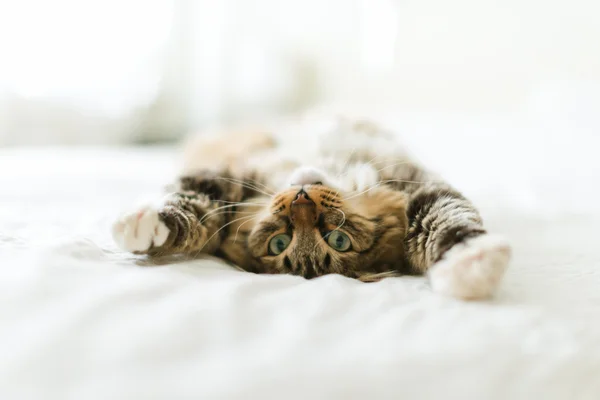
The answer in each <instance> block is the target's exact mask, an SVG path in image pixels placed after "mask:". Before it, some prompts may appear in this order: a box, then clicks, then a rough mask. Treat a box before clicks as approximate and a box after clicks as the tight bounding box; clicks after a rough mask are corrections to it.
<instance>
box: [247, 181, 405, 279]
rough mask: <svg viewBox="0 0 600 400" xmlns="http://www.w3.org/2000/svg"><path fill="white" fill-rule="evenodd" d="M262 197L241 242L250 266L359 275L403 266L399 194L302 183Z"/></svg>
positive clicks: (402, 208) (305, 273)
mask: <svg viewBox="0 0 600 400" xmlns="http://www.w3.org/2000/svg"><path fill="white" fill-rule="evenodd" d="M263 200H264V201H266V204H267V205H266V206H264V208H262V210H261V212H260V213H259V214H258V217H257V218H255V220H254V224H253V226H252V228H251V229H249V232H248V235H247V239H246V240H245V247H246V249H245V250H246V251H247V256H250V257H249V258H246V259H247V260H251V262H252V263H255V264H256V263H257V264H258V265H259V266H260V268H253V269H259V270H261V271H265V272H271V273H289V274H296V275H302V276H305V277H307V278H312V277H316V276H320V275H324V274H328V273H339V274H343V275H346V276H351V277H357V278H360V277H362V276H363V275H364V274H366V273H374V272H386V271H390V270H397V269H400V268H402V266H403V264H402V263H403V261H402V260H403V254H404V246H403V239H404V236H405V233H406V229H407V219H406V208H405V206H406V199H405V196H404V194H402V193H401V192H398V191H395V190H393V189H391V188H389V187H387V186H385V185H382V186H378V187H374V188H372V189H370V190H367V191H350V192H342V191H340V190H338V189H336V188H333V187H332V186H331V185H328V184H327V183H325V184H323V183H322V182H313V183H310V184H304V182H302V184H294V185H292V186H290V187H289V188H287V189H285V190H282V191H281V192H279V193H277V194H276V195H274V196H273V197H272V198H269V199H263ZM238 262H241V263H242V264H243V261H242V260H239V261H238Z"/></svg>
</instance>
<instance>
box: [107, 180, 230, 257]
mask: <svg viewBox="0 0 600 400" xmlns="http://www.w3.org/2000/svg"><path fill="white" fill-rule="evenodd" d="M219 205H220V202H216V201H212V200H211V199H210V198H209V197H208V196H207V195H206V194H203V193H194V192H184V193H174V194H170V195H168V196H166V197H165V198H164V199H163V200H162V201H161V202H159V203H156V204H150V205H144V206H141V207H139V208H137V209H135V210H133V211H131V212H128V213H126V214H124V215H123V216H121V217H120V218H119V219H118V220H117V221H116V222H115V223H114V225H113V230H112V233H113V238H114V240H115V242H116V243H117V245H118V246H119V247H120V248H122V249H123V250H126V251H129V252H132V253H135V254H150V255H167V254H176V253H193V252H198V253H200V252H202V253H214V252H215V251H216V250H217V249H218V247H219V245H220V243H221V237H220V235H218V234H217V232H218V230H219V229H220V228H221V227H222V226H224V225H225V223H226V220H227V217H228V215H229V214H230V213H229V212H227V210H225V211H223V212H220V211H219V210H217V208H218V207H219Z"/></svg>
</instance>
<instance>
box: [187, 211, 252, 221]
mask: <svg viewBox="0 0 600 400" xmlns="http://www.w3.org/2000/svg"><path fill="white" fill-rule="evenodd" d="M231 213H234V214H258V212H257V211H231V210H229V211H223V212H220V213H213V214H210V215H204V217H202V219H201V220H200V221H199V222H201V223H202V222H204V221H206V220H207V219H209V218H211V217H215V216H217V215H226V214H231Z"/></svg>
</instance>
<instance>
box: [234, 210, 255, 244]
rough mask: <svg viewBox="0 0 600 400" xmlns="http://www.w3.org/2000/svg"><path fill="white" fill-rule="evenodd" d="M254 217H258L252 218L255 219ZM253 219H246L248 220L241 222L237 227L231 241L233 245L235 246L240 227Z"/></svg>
mask: <svg viewBox="0 0 600 400" xmlns="http://www.w3.org/2000/svg"><path fill="white" fill-rule="evenodd" d="M256 214H258V213H256ZM256 217H258V215H255V216H254V218H256ZM254 218H250V219H248V220H246V221H244V222H242V223H241V224H240V226H238V228H237V230H236V231H235V238H234V239H233V243H234V244H235V242H237V237H238V233H240V229H241V227H242V226H244V224H247V223H248V222H250V221H252V220H253V219H254Z"/></svg>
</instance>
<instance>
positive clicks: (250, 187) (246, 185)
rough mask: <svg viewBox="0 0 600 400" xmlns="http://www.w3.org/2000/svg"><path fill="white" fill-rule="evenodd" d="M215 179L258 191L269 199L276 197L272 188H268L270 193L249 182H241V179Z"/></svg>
mask: <svg viewBox="0 0 600 400" xmlns="http://www.w3.org/2000/svg"><path fill="white" fill-rule="evenodd" d="M215 179H220V180H223V181H226V182H229V183H236V184H238V185H240V186H242V187H245V188H247V189H250V190H254V191H257V192H258V193H262V194H264V195H266V196H269V197H272V196H274V195H275V192H274V191H272V190H271V189H270V188H266V190H269V191H270V192H266V191H265V189H261V188H259V187H258V186H255V185H252V184H250V183H248V182H244V181H241V180H239V179H233V178H225V177H217V178H215Z"/></svg>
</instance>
